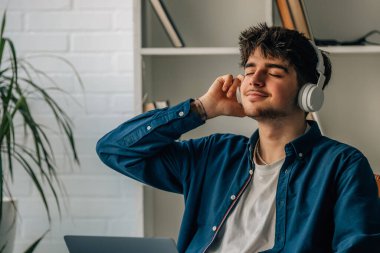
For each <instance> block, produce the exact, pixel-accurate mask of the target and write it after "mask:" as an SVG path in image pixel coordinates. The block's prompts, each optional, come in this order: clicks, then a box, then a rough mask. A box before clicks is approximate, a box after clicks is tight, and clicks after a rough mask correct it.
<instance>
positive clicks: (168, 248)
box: [64, 235, 178, 253]
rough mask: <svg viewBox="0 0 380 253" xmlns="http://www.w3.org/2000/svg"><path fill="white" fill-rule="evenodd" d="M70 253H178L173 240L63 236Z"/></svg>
mask: <svg viewBox="0 0 380 253" xmlns="http://www.w3.org/2000/svg"><path fill="white" fill-rule="evenodd" d="M64 239H65V242H66V245H67V248H68V249H69V252H70V253H178V251H177V247H176V245H175V242H174V240H173V239H169V238H145V237H111V236H83V235H66V236H64Z"/></svg>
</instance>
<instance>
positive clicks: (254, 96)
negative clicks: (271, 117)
mask: <svg viewBox="0 0 380 253" xmlns="http://www.w3.org/2000/svg"><path fill="white" fill-rule="evenodd" d="M245 95H246V96H247V98H248V99H249V100H250V101H252V102H255V101H260V100H263V99H265V98H266V97H268V94H267V93H265V92H262V91H257V90H251V91H247V92H246V94H245Z"/></svg>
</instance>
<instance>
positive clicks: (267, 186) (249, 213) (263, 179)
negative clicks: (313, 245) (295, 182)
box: [207, 158, 285, 253]
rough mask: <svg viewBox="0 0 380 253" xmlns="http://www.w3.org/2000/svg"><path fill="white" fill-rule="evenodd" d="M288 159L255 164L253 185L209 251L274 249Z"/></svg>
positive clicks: (239, 252)
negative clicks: (282, 178)
mask: <svg viewBox="0 0 380 253" xmlns="http://www.w3.org/2000/svg"><path fill="white" fill-rule="evenodd" d="M284 161H285V158H284V159H282V160H279V161H277V162H275V163H273V164H270V165H258V164H255V171H254V174H253V180H252V182H251V183H250V184H249V185H248V186H247V189H246V190H245V192H244V193H243V195H242V196H241V199H240V200H239V202H238V203H237V206H236V207H235V209H234V210H233V211H232V213H231V214H230V216H229V217H228V219H227V221H226V223H225V224H224V226H223V227H222V228H221V230H220V231H219V233H218V235H217V237H216V238H215V241H214V242H213V244H212V245H211V246H210V248H209V249H208V250H207V252H209V253H211V252H228V253H235V252H236V253H244V252H250V253H252V252H259V251H264V250H267V249H271V248H273V246H274V235H275V225H276V192H277V182H278V176H279V173H280V169H281V166H282V164H283V163H284Z"/></svg>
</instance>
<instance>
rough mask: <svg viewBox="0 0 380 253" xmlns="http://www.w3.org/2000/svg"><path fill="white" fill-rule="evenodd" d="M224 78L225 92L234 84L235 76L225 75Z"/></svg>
mask: <svg viewBox="0 0 380 253" xmlns="http://www.w3.org/2000/svg"><path fill="white" fill-rule="evenodd" d="M223 80H224V84H223V87H222V90H223V91H224V92H227V91H228V89H229V88H230V86H231V85H232V81H233V76H232V75H225V76H223Z"/></svg>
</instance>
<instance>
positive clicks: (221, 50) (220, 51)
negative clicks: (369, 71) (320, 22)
mask: <svg viewBox="0 0 380 253" xmlns="http://www.w3.org/2000/svg"><path fill="white" fill-rule="evenodd" d="M320 48H321V49H322V50H324V51H327V52H329V53H331V54H368V53H380V46H372V45H371V46H328V47H320ZM141 54H142V55H163V56H164V55H239V49H238V48H237V47H236V48H235V47H184V48H171V47H161V48H159V47H156V48H141Z"/></svg>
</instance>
